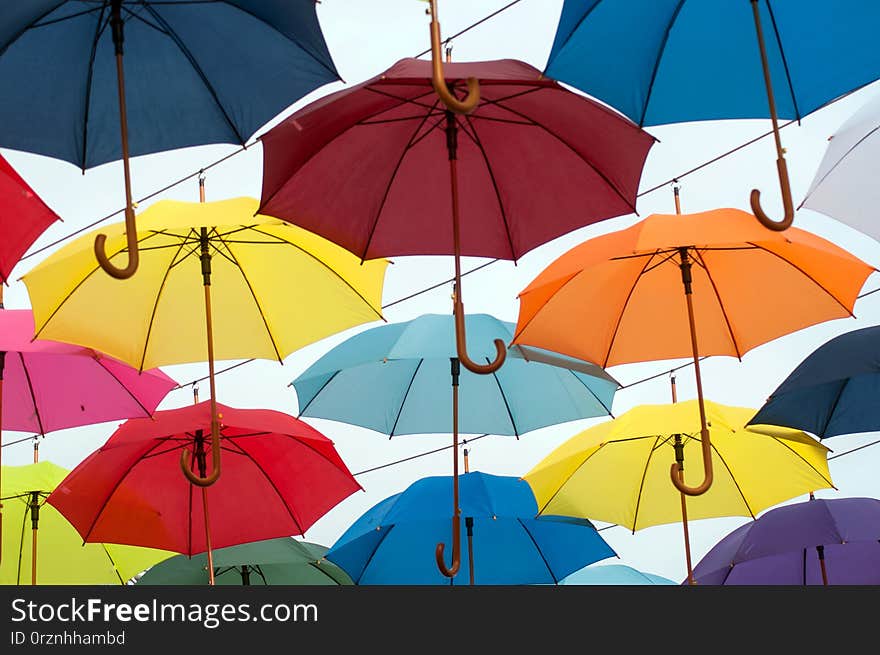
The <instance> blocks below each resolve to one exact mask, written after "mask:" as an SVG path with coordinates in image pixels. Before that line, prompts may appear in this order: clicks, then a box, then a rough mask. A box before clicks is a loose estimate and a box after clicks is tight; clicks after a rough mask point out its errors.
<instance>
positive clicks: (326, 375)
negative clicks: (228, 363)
mask: <svg viewBox="0 0 880 655" xmlns="http://www.w3.org/2000/svg"><path fill="white" fill-rule="evenodd" d="M465 322H466V325H467V329H468V331H469V332H470V334H471V335H477V342H478V343H481V344H483V345H484V346H489V345H490V344H491V342H492V340H494V339H498V338H500V339H503V340H504V341H509V340H510V339H511V338H512V337H513V324H511V323H506V322H504V321H500V320H498V319H497V318H495V317H493V316H489V315H487V314H471V315H468V316H467V317H466V318H465ZM475 352H478V351H475ZM455 354H456V353H455V325H454V320H453V317H452V316H448V315H445V316H444V315H437V314H425V315H422V316H419V317H418V318H416V319H413V320H411V321H406V322H403V323H392V324H390V325H381V326H379V327H376V328H371V329H369V330H365V331H364V332H361V333H359V334H356V335H354V336H353V337H351V338H349V339H347V340H346V341H344V342H342V343H341V344H339V345H338V346H335V347H334V348H332V349H330V350H329V351H327V353H326V354H324V355H323V356H322V357H320V358H319V359H318V360H317V361H316V362H315V363H314V364H312V365H311V366H310V367H309V368H307V369H306V370H305V371H304V372H303V373H302V374H301V375H299V376H298V377H297V378H296V379H295V380H294V381H293V382H292V383H291V384H292V385H293V386H294V388H295V389H296V395H297V399H298V401H299V407H300V413H299V415H300V416H305V417H315V418H325V419H331V420H336V421H342V422H345V423H351V424H354V425H360V426H362V427H366V428H369V429H371V430H376V431H377V432H381V433H383V434H387V435H389V436H390V437H394V436H396V435H404V434H425V433H431V434H442V433H448V432H450V430H451V429H452V407H451V405H450V402H449V396H450V358H452V357H455ZM509 354H510V355H511V358H510V359H509V360H508V361H507V363H506V364H505V365H504V366H502V367H501V368H500V369H498V370H497V371H496V372H495V373H493V374H492V375H477V374H475V373H471V372H470V371H468V370H464V371H462V374H461V379H460V395H461V402H460V406H459V410H458V428H459V431H460V432H464V433H470V434H483V433H488V434H502V435H516V436H519V435H520V434H523V433H525V432H529V431H531V430H536V429H538V428H542V427H545V426H548V425H554V424H557V423H563V422H566V421H574V420H578V419H585V418H592V417H596V416H606V415H608V414H609V413H610V410H611V403H612V400H613V397H614V392H615V391H617V389H618V388H619V386H620V385H619V383H618V382H617V381H616V380H614V379H613V378H612V377H611V376H610V375H608V374H607V373H606V372H605V371H603V370H602V369H601V368H599V367H598V366H595V365H594V364H589V363H587V362H581V363H580V367H579V368H582V369H584V370H588V371H590V373H584V372H580V371H576V370H569V369H567V368H565V367H564V366H565V365H564V362H563V358H559V362H560V365H559V366H553V365H550V364H545V363H541V362H540V361H531V358H532V357H533V356H535V357H536V358H538V359H540V357H541V354H540V353H534V352H532V351H526V352H525V353H521V352H519V349H518V348H513V349H511V350H510V351H509ZM492 356H494V348H490V349H488V350H485V352H479V354H478V357H477V359H478V361H480V360H488V359H490V358H491V357H492Z"/></svg>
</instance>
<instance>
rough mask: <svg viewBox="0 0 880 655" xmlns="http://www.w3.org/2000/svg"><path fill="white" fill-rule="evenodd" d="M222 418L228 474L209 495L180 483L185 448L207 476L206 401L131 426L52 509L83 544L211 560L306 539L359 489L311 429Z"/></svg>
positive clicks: (258, 418)
mask: <svg viewBox="0 0 880 655" xmlns="http://www.w3.org/2000/svg"><path fill="white" fill-rule="evenodd" d="M217 410H218V414H219V418H220V422H221V426H220V443H221V447H222V449H223V450H224V451H225V457H224V459H223V469H224V475H223V476H222V477H221V478H220V479H219V480H218V481H217V482H216V483H215V484H214V485H213V486H211V487H210V488H204V487H195V486H193V485H192V484H191V483H190V482H189V481H188V480H187V479H186V478H184V477H183V476H182V475H180V452H181V450H183V449H186V450H188V451H189V452H190V453H191V457H192V462H191V466H192V467H193V469H196V470H199V469H201V470H199V474H200V475H201V476H202V477H204V476H205V475H206V474H208V473H210V468H211V458H210V457H206V456H205V455H206V453H207V449H209V447H210V440H211V404H210V402H208V401H205V402H201V403H198V404H196V405H190V406H187V407H182V408H179V409H171V410H165V411H159V412H156V413H155V414H154V415H153V418H152V419H150V418H145V419H130V420H128V421H126V422H125V423H123V424H122V426H121V427H120V428H119V429H118V430H116V432H114V433H113V435H111V437H110V438H109V439H108V440H107V442H106V443H105V444H104V445H103V446H101V448H99V449H98V450H96V451H95V452H93V453H92V454H91V455H89V457H87V458H86V459H85V460H84V461H83V462H82V463H80V464H79V466H77V467H76V468H75V469H74V470H73V471H71V473H70V475H68V476H67V477H66V478H65V479H64V480H63V481H62V482H61V484H59V485H58V486H57V487H56V489H55V491H54V492H53V493H52V494H51V495H50V496H49V499H48V502H49V503H50V504H51V505H53V506H54V507H55V508H56V509H58V511H60V512H61V513H62V514H63V515H64V516H65V517H66V518H67V520H68V521H70V523H71V524H72V525H73V526H74V527H75V528H76V530H77V531H78V532H79V534H80V535H81V536H82V538H83V540H84V541H85V542H105V543H117V544H130V545H136V546H147V547H151V548H160V549H163V550H171V551H175V552H178V553H182V554H185V555H194V554H196V553H201V552H205V551H208V557H209V560H210V557H211V556H210V553H211V549H212V548H223V547H226V546H234V545H237V544H241V543H246V542H251V541H258V540H262V539H272V538H275V537H283V536H291V535H302V534H303V533H304V532H305V531H306V530H307V529H308V528H309V527H310V526H311V525H312V524H313V523H314V522H315V521H317V520H318V519H319V518H321V517H322V516H323V515H324V514H325V513H327V511H329V510H330V509H331V508H333V507H334V506H335V505H337V504H338V503H339V502H340V501H342V500H343V499H345V498H347V497H348V496H350V495H351V494H353V493H354V492H355V491H358V490H359V489H361V486H360V485H359V484H358V483H357V481H356V480H355V479H354V477H353V476H352V474H351V472H350V471H349V470H348V467H347V466H346V465H345V463H344V462H343V461H342V459H341V458H340V456H339V454H338V453H337V452H336V449H335V448H334V446H333V442H332V441H331V440H330V439H328V438H327V437H325V436H324V435H322V434H321V433H320V432H318V431H317V430H315V429H314V428H312V427H310V426H309V425H307V424H306V423H304V422H302V421H300V420H298V419H296V418H294V417H292V416H289V415H287V414H284V413H282V412H277V411H274V410H267V409H235V408H232V407H227V406H224V405H221V404H219V403H218V404H217ZM206 469H207V470H206ZM209 506H210V514H209V513H208V507H209ZM209 570H210V571H213V567H209Z"/></svg>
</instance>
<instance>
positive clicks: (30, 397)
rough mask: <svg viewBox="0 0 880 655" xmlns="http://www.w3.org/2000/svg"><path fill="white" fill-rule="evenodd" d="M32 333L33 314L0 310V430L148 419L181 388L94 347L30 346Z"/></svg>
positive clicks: (42, 343) (47, 429)
mask: <svg viewBox="0 0 880 655" xmlns="http://www.w3.org/2000/svg"><path fill="white" fill-rule="evenodd" d="M33 334H34V318H33V314H32V312H31V311H30V310H27V309H0V400H2V404H0V406H2V414H0V429H6V430H18V431H22V432H31V433H33V434H36V435H45V434H46V433H47V432H52V431H55V430H63V429H66V428H72V427H78V426H82V425H91V424H93V423H103V422H105V421H112V420H116V419H124V418H131V417H138V416H141V417H145V416H149V415H150V414H151V413H152V412H153V411H154V410H155V409H156V407H157V406H158V405H159V403H160V402H161V401H162V399H163V398H164V397H165V395H166V394H167V393H168V392H169V391H171V390H172V389H173V388H174V387H175V386H176V385H177V383H176V382H175V381H174V380H172V379H171V378H170V377H168V376H167V375H165V373H163V372H162V371H160V370H159V369H151V370H148V371H143V372H142V373H140V372H138V371H137V370H136V369H134V368H132V367H131V366H128V365H127V364H124V363H123V362H121V361H118V360H116V359H113V358H112V357H108V356H107V355H105V354H103V353H101V352H98V351H96V350H93V349H91V348H84V347H81V346H74V345H71V344H67V343H58V342H53V341H43V340H37V341H32V338H33ZM38 445H39V441H35V442H34V461H36V459H37V448H38ZM50 489H51V487H50ZM0 508H2V503H0ZM0 519H2V513H0ZM0 525H2V520H0Z"/></svg>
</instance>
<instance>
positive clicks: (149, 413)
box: [93, 351, 153, 416]
mask: <svg viewBox="0 0 880 655" xmlns="http://www.w3.org/2000/svg"><path fill="white" fill-rule="evenodd" d="M93 352H95V351H93ZM95 361H96V362H98V365H99V366H100V367H101V368H102V369H103V370H104V371H105V372H106V373H107V375H109V376H110V377H111V378H113V380H114V381H115V382H116V383H117V384H118V385H119V386H120V387H122V389H123V391H125V393H127V394H128V395H129V396H131V398H132V399H133V400H134V401H135V402H136V403H137V404H138V405H139V406H140V408H141V409H142V410H144V414H145V415H146V416H152V414H153V413H152V412H151V411H150V410H148V409H147V408H146V407H144V404H143V403H142V402H141V400H140V398H138V397H137V396H136V395H134V393H132V391H131V390H130V389H129V388H128V387H126V386H125V385H124V384H122V380H120V379H119V378H118V377H116V376H115V375H113V373H112V371H110V369H109V368H107V367H106V366H104V359H103V357H101V356H100V355H99V354H98V353H97V352H95Z"/></svg>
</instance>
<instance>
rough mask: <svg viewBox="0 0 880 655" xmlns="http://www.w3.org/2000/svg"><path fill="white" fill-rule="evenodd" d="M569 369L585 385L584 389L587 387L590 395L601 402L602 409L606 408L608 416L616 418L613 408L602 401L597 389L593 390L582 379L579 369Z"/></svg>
mask: <svg viewBox="0 0 880 655" xmlns="http://www.w3.org/2000/svg"><path fill="white" fill-rule="evenodd" d="M567 370H568V372H569V373H571V374H572V375H573V376H574V379H575V380H577V381H578V382H580V383H581V384H582V385H583V386H584V389H586V390H587V391H589V392H590V395H591V396H592V397H593V398H594V399H595V400H596V402H597V403H599V404H600V405H601V406H602V409H604V410H605V411H606V412H607V413H608V416H610V417H611V418H614V414H612V413H611V408H610V407H608V406H607V405H606V404H605V403H603V402H602V399H601V398H599V396H597V395H596V392H595V391H593V390H592V389H590V385H588V384H587V383H586V382H584V381H583V380H582V379H581V377H580V376H579V375H578V374H577V371H572V370H571V369H567ZM590 377H592V376H590ZM617 388H618V389H620V388H621V387H620V385H619V384H618V387H617Z"/></svg>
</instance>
